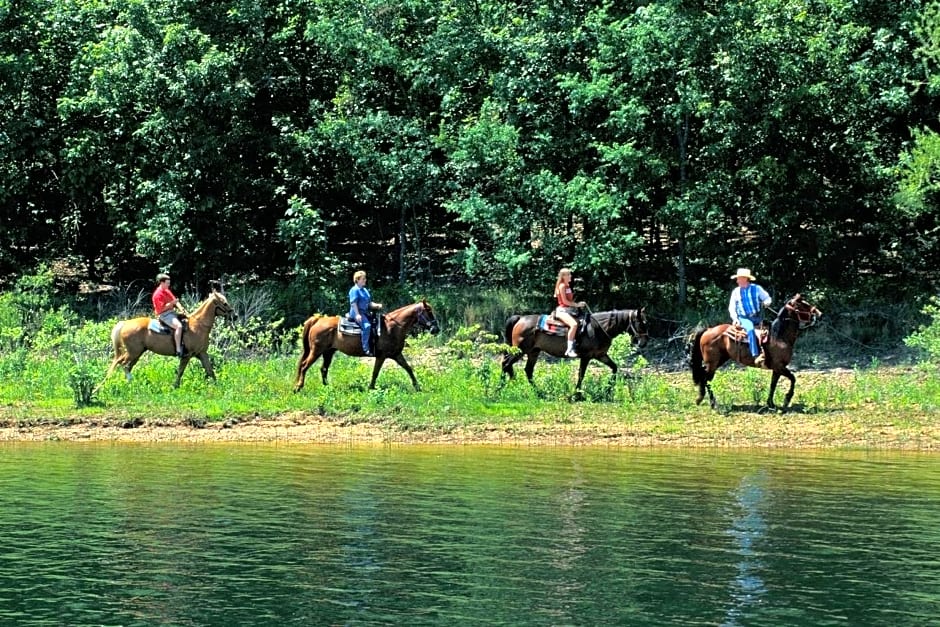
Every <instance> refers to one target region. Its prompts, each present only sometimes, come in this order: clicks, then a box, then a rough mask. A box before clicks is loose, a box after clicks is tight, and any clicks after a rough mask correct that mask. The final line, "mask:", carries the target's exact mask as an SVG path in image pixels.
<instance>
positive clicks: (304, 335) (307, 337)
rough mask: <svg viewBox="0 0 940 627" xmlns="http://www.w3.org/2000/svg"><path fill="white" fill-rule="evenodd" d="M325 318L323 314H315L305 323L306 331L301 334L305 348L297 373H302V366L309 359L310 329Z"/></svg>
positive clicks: (302, 344) (298, 363)
mask: <svg viewBox="0 0 940 627" xmlns="http://www.w3.org/2000/svg"><path fill="white" fill-rule="evenodd" d="M322 317H323V314H313V315H312V316H310V317H309V318H307V319H306V320H305V321H304V329H303V331H301V333H300V341H301V346H302V347H303V349H304V350H303V353H301V355H300V361H299V362H297V372H300V364H302V363H303V362H304V360H305V359H306V358H307V355H309V354H310V327H312V326H313V325H315V324H316V323H317V320H319V319H320V318H322Z"/></svg>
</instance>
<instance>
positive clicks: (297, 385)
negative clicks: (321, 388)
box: [294, 345, 329, 392]
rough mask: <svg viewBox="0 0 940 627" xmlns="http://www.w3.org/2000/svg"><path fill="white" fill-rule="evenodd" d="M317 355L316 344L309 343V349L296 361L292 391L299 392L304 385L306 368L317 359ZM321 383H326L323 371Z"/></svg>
mask: <svg viewBox="0 0 940 627" xmlns="http://www.w3.org/2000/svg"><path fill="white" fill-rule="evenodd" d="M317 357H319V355H317V348H316V345H311V346H310V350H309V351H307V352H306V353H304V354H303V355H301V356H300V360H299V361H298V362H297V379H296V380H295V381H294V392H299V391H300V390H301V388H303V387H304V381H306V379H307V370H309V369H310V366H312V365H313V362H315V361H316V360H317ZM324 359H326V358H324ZM327 367H329V366H327ZM321 370H322V368H321ZM323 383H324V384H326V373H325V372H324V373H323Z"/></svg>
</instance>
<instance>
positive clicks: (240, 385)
mask: <svg viewBox="0 0 940 627" xmlns="http://www.w3.org/2000/svg"><path fill="white" fill-rule="evenodd" d="M44 280H46V279H45V278H44V279H43V280H36V281H32V282H25V283H24V285H23V286H22V287H21V288H18V290H19V291H14V292H10V293H7V294H0V323H2V324H0V417H2V418H4V419H8V420H9V419H31V420H32V419H44V420H71V419H74V418H75V417H80V418H83V419H94V420H108V421H121V422H123V421H131V422H132V423H133V422H134V421H158V422H159V421H180V420H228V419H239V420H240V419H249V418H253V417H255V416H262V417H263V416H279V415H290V414H294V413H296V414H314V415H318V416H323V417H325V418H328V419H331V420H336V421H341V422H346V423H355V422H361V421H369V422H380V423H384V424H386V425H387V426H388V428H389V429H402V430H407V429H427V428H433V429H440V430H447V429H455V428H459V427H464V426H471V425H483V424H489V423H499V424H512V423H513V422H516V421H545V422H549V423H562V424H564V423H568V422H584V421H591V420H607V419H614V420H618V421H623V422H629V421H632V420H637V419H639V418H640V417H644V416H655V417H657V420H661V421H662V425H663V428H664V429H678V428H681V425H682V424H683V420H686V419H692V418H694V419H699V420H700V419H702V417H703V416H705V415H707V414H706V413H703V412H709V411H710V410H708V409H706V408H704V407H699V406H696V405H694V399H695V396H696V392H695V389H694V386H693V385H692V382H691V377H690V376H689V374H688V371H687V370H686V369H685V368H684V367H683V366H682V364H681V356H678V355H677V356H674V357H673V356H671V355H672V353H667V355H670V357H669V358H668V360H666V359H664V358H663V357H662V356H661V355H662V353H660V356H659V357H654V355H655V354H656V351H657V345H664V344H666V342H667V340H666V338H654V339H653V340H652V343H651V344H652V346H651V347H650V348H648V349H647V350H645V351H644V352H642V353H639V352H637V351H635V350H634V348H633V346H632V345H631V344H630V341H629V338H628V337H627V336H620V337H618V338H616V339H615V341H614V343H613V345H612V346H611V350H610V355H611V357H612V359H613V360H614V361H615V363H616V364H617V365H618V370H619V372H618V374H617V376H616V377H612V376H611V375H610V372H609V370H608V369H607V368H606V367H605V366H602V365H600V364H597V363H596V362H595V363H594V364H592V365H591V367H590V368H589V370H588V373H587V376H586V377H585V381H584V384H583V388H582V393H581V394H580V395H576V394H575V390H574V383H575V380H576V377H577V365H576V362H573V361H569V360H555V359H551V358H548V357H545V356H543V357H542V358H541V359H540V360H539V363H538V366H537V368H536V370H535V381H534V385H530V384H529V383H528V381H526V379H525V376H524V375H523V374H522V373H521V367H519V365H517V373H518V376H517V377H516V378H515V379H514V380H509V379H508V378H506V377H505V376H504V375H503V373H502V370H501V366H500V360H501V357H502V355H503V353H504V352H505V351H506V350H508V347H507V346H506V345H505V343H504V342H503V340H502V337H501V333H502V326H503V324H504V321H505V318H506V317H507V316H508V315H509V314H511V313H516V312H526V311H539V310H541V309H544V308H546V307H547V305H546V304H545V303H543V302H541V301H542V299H541V297H540V296H538V295H534V296H528V297H520V295H518V294H516V293H514V292H512V291H510V290H480V291H470V290H456V289H454V290H446V291H440V292H439V293H437V294H436V295H435V296H433V297H430V300H431V302H432V305H433V306H434V309H435V311H436V313H437V316H438V318H440V319H441V321H442V323H443V326H444V329H445V331H444V333H442V334H441V335H440V336H438V337H431V336H427V335H424V336H418V337H414V338H410V339H409V340H408V345H407V348H406V350H405V355H406V357H407V359H408V360H409V361H410V362H411V364H412V365H413V366H414V369H415V373H416V376H417V377H418V380H419V382H420V383H421V386H422V390H421V391H420V392H416V391H414V390H413V389H412V386H411V382H410V380H409V378H408V376H407V375H406V373H405V372H404V371H403V370H402V369H401V368H399V367H398V366H397V365H396V364H394V363H393V362H391V361H387V362H386V365H385V367H384V368H383V370H382V372H381V373H380V375H379V378H378V385H377V389H375V390H368V389H367V385H368V382H369V380H370V377H371V371H372V365H373V361H372V360H371V359H369V360H366V359H356V358H351V357H347V356H345V355H337V356H336V358H335V359H334V360H333V364H332V367H331V369H330V372H329V385H327V386H324V385H322V383H321V382H320V376H319V374H320V373H319V367H320V363H317V364H315V365H314V367H313V368H312V369H311V371H310V372H309V373H308V375H309V376H308V377H307V385H306V387H305V388H304V390H302V391H301V392H300V393H298V394H294V393H293V392H292V387H293V381H294V374H295V369H296V360H297V357H298V356H299V349H298V338H299V326H298V324H299V323H298V324H293V323H291V320H295V321H296V319H297V317H296V316H291V315H289V314H287V313H285V312H284V310H283V309H282V308H281V305H280V304H279V303H282V302H283V301H282V299H280V298H279V297H278V296H277V295H276V294H273V293H271V292H269V291H266V290H264V289H258V288H250V287H240V288H237V289H232V290H231V291H230V292H229V301H230V302H231V303H232V304H233V306H234V307H235V309H236V311H237V312H238V316H237V319H236V320H234V321H232V322H222V321H220V322H217V324H216V327H215V328H214V329H213V332H212V340H213V345H212V348H211V349H210V354H211V356H212V360H213V365H214V367H215V370H216V373H217V375H218V381H217V382H215V383H213V382H209V381H206V380H205V378H204V376H203V373H202V368H201V366H200V364H199V363H198V362H197V361H192V362H191V363H190V365H189V369H188V371H187V372H186V375H185V376H184V377H183V380H182V384H181V387H180V388H179V389H173V387H172V383H173V381H174V378H175V369H176V367H177V364H178V362H177V360H176V359H171V358H166V357H161V356H157V355H153V354H145V356H144V357H143V359H142V360H141V361H140V363H139V364H138V365H137V366H136V367H135V369H134V371H133V380H132V381H130V382H126V381H124V379H123V377H122V376H120V374H116V375H115V376H113V377H112V379H111V380H109V381H108V382H107V383H106V384H105V385H104V386H103V387H102V388H101V390H100V393H99V394H97V396H94V395H93V394H92V390H93V389H94V386H95V385H97V383H98V382H100V380H101V378H102V377H103V375H104V372H105V370H106V368H107V366H108V363H109V359H110V354H111V347H110V341H109V334H110V330H111V328H112V326H113V324H114V323H115V322H116V321H117V320H118V319H120V318H122V317H126V316H127V315H129V314H131V313H133V314H134V315H136V314H138V313H140V310H141V309H143V310H144V311H146V308H147V304H146V302H144V303H142V302H141V300H142V297H141V296H140V295H135V293H134V292H133V290H128V291H124V292H121V293H120V294H117V295H115V296H114V297H113V299H114V303H113V304H114V309H113V310H112V311H110V312H108V313H110V315H108V316H106V317H103V318H101V319H98V320H89V319H83V318H80V317H79V316H78V315H77V314H76V313H74V311H73V310H71V309H70V308H68V307H65V306H57V305H56V304H55V303H54V302H53V301H52V300H51V299H43V298H42V295H41V294H42V290H43V289H46V288H47V287H48V286H47V285H46V286H45V287H43V286H44V285H45V283H43V281H44ZM37 285H38V287H37ZM399 297H400V298H403V299H408V298H415V299H417V298H418V297H419V295H418V294H416V293H408V294H403V295H399ZM183 299H184V302H185V304H186V305H187V307H190V308H194V307H195V305H196V303H197V301H198V296H197V295H196V294H185V295H184V297H183ZM37 303H38V304H37ZM35 307H38V309H36V308H35ZM309 313H313V311H310V312H309ZM689 318H690V317H689V316H687V317H686V319H689ZM862 319H864V320H866V321H870V324H871V325H872V326H871V327H868V326H866V327H864V329H868V331H866V333H867V332H870V333H871V336H870V337H871V338H882V337H884V334H885V333H887V332H888V331H886V330H885V329H884V327H883V322H882V321H880V318H878V317H875V318H871V317H870V316H863V317H862ZM860 324H861V323H859V322H858V321H856V324H855V325H854V327H852V325H845V324H844V320H843V319H841V318H838V317H836V322H834V323H832V324H831V326H828V327H826V326H823V327H821V328H819V329H814V330H813V331H811V332H809V333H807V334H805V337H802V338H801V339H800V344H799V345H798V347H797V350H798V352H799V353H800V364H801V365H802V366H803V367H806V366H817V365H818V366H825V365H827V361H826V358H825V354H826V352H827V350H829V348H831V347H832V346H833V345H836V344H840V343H841V344H843V345H845V344H848V343H851V342H849V340H852V341H854V342H860V340H855V339H854V338H852V336H851V335H849V334H848V331H850V330H851V328H855V329H856V330H860V329H861V327H860ZM937 324H938V323H937V321H936V318H935V319H934V322H933V325H937ZM879 329H880V331H879ZM931 329H933V327H932V326H928V327H924V328H923V329H922V330H921V331H920V333H921V336H922V337H926V338H927V339H925V340H923V341H924V342H927V343H928V345H929V346H931V347H932V346H933V345H934V344H935V340H934V338H935V337H937V336H935V335H931V333H933V331H932V330H931ZM869 341H874V340H872V339H870V340H869ZM894 348H896V349H900V348H901V347H899V346H897V345H895V346H894ZM924 363H925V364H926V365H923V366H917V367H914V366H905V367H903V368H885V367H883V366H882V365H881V364H880V363H879V362H877V361H872V360H871V358H869V359H867V360H865V361H864V362H862V360H859V363H857V364H855V365H854V368H853V369H851V370H847V371H844V372H843V373H839V372H820V373H815V372H814V373H801V372H798V373H797V376H798V382H797V393H796V397H795V398H794V409H795V411H798V412H801V413H804V414H827V413H832V412H839V411H854V412H868V413H872V414H875V415H879V416H881V418H885V417H887V418H886V419H890V420H913V421H917V420H926V419H929V418H930V417H933V416H936V414H937V413H938V412H940V377H938V374H937V369H936V368H935V367H933V366H929V364H930V363H931V362H930V361H929V360H927V361H925V362H924ZM769 384H770V377H769V374H768V373H767V372H765V371H758V370H754V369H743V368H740V367H737V366H734V365H731V366H728V367H726V368H724V369H723V370H722V371H721V372H719V374H718V376H717V377H716V378H715V381H714V383H713V388H714V390H715V394H716V396H717V397H718V399H719V402H720V404H721V408H722V409H723V410H724V411H745V412H748V411H760V410H761V408H762V407H763V405H764V401H765V399H766V397H767V393H768V390H769ZM788 385H789V384H788V382H786V381H785V380H781V383H780V387H779V389H778V391H777V397H776V398H777V401H778V403H779V402H780V401H781V400H782V398H783V395H784V394H785V393H786V390H787V387H788ZM576 401H580V402H576ZM918 415H920V416H921V417H920V418H918Z"/></svg>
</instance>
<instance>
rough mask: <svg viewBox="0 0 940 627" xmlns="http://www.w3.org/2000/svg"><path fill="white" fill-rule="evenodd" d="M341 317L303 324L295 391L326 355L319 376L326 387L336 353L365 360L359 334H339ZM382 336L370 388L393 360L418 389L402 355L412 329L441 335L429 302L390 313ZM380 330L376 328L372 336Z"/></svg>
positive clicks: (312, 319) (314, 319)
mask: <svg viewBox="0 0 940 627" xmlns="http://www.w3.org/2000/svg"><path fill="white" fill-rule="evenodd" d="M339 321H340V317H339V316H323V315H320V314H317V315H314V316H311V317H310V318H307V321H306V322H304V330H303V354H301V356H300V361H298V362H297V380H296V382H295V383H294V392H299V391H300V390H301V388H303V387H304V380H305V378H306V374H307V370H308V369H309V368H310V366H312V365H313V363H314V362H315V361H316V360H317V359H319V358H320V356H321V355H322V356H323V364H322V365H321V366H320V374H321V375H322V377H323V385H326V374H327V372H329V370H330V364H331V363H332V362H333V355H335V354H336V351H340V352H341V353H346V354H347V355H352V356H353V357H362V356H363V355H364V354H363V352H362V341H361V337H360V336H358V335H346V334H344V333H340V332H339ZM383 321H384V322H383V324H382V329H381V334H380V335H379V336H378V337H377V338H376V342H375V365H374V366H373V367H372V381H371V382H370V383H369V389H370V390H374V389H375V380H376V379H377V378H378V377H379V370H381V369H382V364H384V363H385V360H386V359H392V360H394V361H395V363H397V364H398V365H399V366H401V367H402V368H404V369H405V372H407V373H408V376H409V377H411V383H412V385H414V387H415V389H416V390H420V389H421V388H420V387H419V386H418V380H417V379H416V378H415V373H414V371H413V370H412V369H411V366H410V365H408V362H407V361H406V360H405V356H404V355H402V350H403V349H404V348H405V339H406V338H407V337H408V333H409V332H410V331H411V329H412V327H414V325H415V324H417V325H418V326H419V327H421V328H422V329H423V330H427V331H430V332H431V334H432V335H434V334H437V333H439V332H440V330H441V329H440V326H439V325H438V323H437V320H435V319H434V311H432V310H431V305H429V304H428V301H426V300H422V301H421V302H420V303H414V304H412V305H406V306H404V307H400V308H398V309H396V310H395V311H390V312H389V313H387V314H385V316H384V317H383ZM377 330H378V328H377V326H376V327H373V333H375V332H376V331H377Z"/></svg>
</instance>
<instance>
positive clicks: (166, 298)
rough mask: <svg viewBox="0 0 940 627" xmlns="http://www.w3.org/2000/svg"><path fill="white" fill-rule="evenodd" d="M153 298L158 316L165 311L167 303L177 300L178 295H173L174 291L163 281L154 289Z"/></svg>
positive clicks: (154, 308)
mask: <svg viewBox="0 0 940 627" xmlns="http://www.w3.org/2000/svg"><path fill="white" fill-rule="evenodd" d="M152 300H153V310H154V311H155V312H156V314H157V316H159V315H160V314H162V313H163V310H164V309H165V308H166V305H167V303H172V302H173V301H174V300H176V296H173V292H171V291H170V288H168V287H167V286H165V285H163V284H162V283H161V284H160V285H159V286H158V287H157V289H155V290H154V291H153V299H152Z"/></svg>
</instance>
